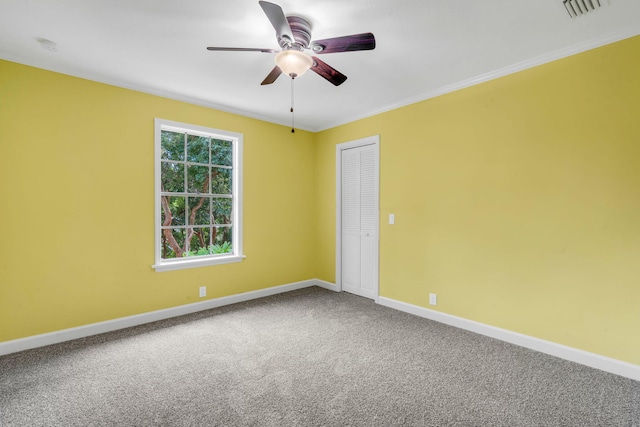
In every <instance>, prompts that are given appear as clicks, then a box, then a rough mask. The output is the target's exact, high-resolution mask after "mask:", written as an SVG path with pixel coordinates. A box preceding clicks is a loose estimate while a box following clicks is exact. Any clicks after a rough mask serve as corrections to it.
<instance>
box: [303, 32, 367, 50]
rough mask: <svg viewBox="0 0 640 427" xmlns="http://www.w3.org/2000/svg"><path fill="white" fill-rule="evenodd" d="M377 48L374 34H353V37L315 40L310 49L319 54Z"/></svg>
mask: <svg viewBox="0 0 640 427" xmlns="http://www.w3.org/2000/svg"><path fill="white" fill-rule="evenodd" d="M375 48H376V39H375V37H374V36H373V34H372V33H362V34H353V35H351V36H342V37H334V38H331V39H324V40H314V41H313V42H311V46H310V49H311V50H312V51H313V52H314V53H317V54H320V53H338V52H352V51H355V50H372V49H375Z"/></svg>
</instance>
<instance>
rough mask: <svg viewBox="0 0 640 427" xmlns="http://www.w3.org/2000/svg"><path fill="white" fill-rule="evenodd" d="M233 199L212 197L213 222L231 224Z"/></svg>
mask: <svg viewBox="0 0 640 427" xmlns="http://www.w3.org/2000/svg"><path fill="white" fill-rule="evenodd" d="M232 203H233V201H232V199H230V198H229V199H219V198H214V199H212V206H211V215H212V216H213V218H212V219H211V220H212V223H213V224H231V205H232Z"/></svg>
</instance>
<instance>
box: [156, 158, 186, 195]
mask: <svg viewBox="0 0 640 427" xmlns="http://www.w3.org/2000/svg"><path fill="white" fill-rule="evenodd" d="M161 191H167V192H170V193H183V192H184V165H183V164H181V163H174V162H162V189H161Z"/></svg>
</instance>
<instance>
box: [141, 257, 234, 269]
mask: <svg viewBox="0 0 640 427" xmlns="http://www.w3.org/2000/svg"><path fill="white" fill-rule="evenodd" d="M244 258H245V256H244V255H229V256H221V257H215V258H204V259H195V258H194V259H181V260H179V261H173V262H171V261H169V262H163V263H161V264H154V265H152V266H151V267H152V268H153V269H155V270H156V272H161V271H173V270H184V269H187V268H196V267H207V266H210V265H218V264H230V263H233V262H241V261H242V260H243V259H244Z"/></svg>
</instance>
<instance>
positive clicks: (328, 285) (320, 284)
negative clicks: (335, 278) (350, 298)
mask: <svg viewBox="0 0 640 427" xmlns="http://www.w3.org/2000/svg"><path fill="white" fill-rule="evenodd" d="M312 281H313V285H312V286H318V287H321V288H325V289H329V290H330V291H333V292H339V290H338V285H336V284H335V283H331V282H326V281H324V280H320V279H312Z"/></svg>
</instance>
